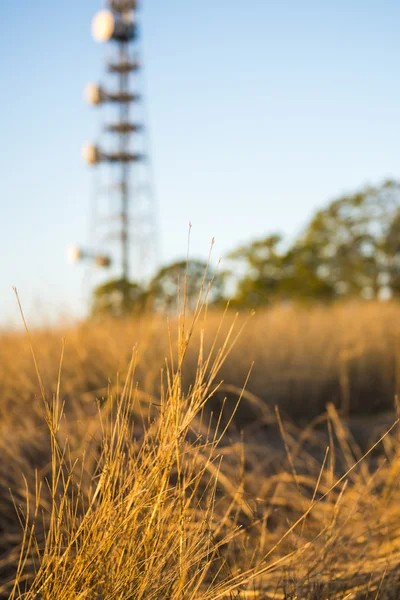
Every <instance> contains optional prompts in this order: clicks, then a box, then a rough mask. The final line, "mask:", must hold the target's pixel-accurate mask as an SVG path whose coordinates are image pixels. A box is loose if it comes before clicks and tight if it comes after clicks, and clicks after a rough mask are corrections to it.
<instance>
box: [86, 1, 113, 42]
mask: <svg viewBox="0 0 400 600" xmlns="http://www.w3.org/2000/svg"><path fill="white" fill-rule="evenodd" d="M114 30H115V19H114V15H113V14H112V12H111V11H110V10H107V9H105V10H101V11H100V12H98V13H97V15H95V17H94V18H93V21H92V36H93V38H94V39H95V40H96V42H108V40H110V39H111V38H112V36H113V33H114Z"/></svg>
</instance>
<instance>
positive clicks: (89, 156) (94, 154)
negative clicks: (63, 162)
mask: <svg viewBox="0 0 400 600" xmlns="http://www.w3.org/2000/svg"><path fill="white" fill-rule="evenodd" d="M82 158H83V160H84V161H85V162H87V163H89V165H95V164H97V163H98V162H100V152H99V149H98V148H97V146H94V145H93V144H84V146H83V147H82Z"/></svg>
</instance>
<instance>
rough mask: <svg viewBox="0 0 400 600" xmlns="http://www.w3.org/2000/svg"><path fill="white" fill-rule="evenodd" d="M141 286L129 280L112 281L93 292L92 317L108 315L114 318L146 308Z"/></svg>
mask: <svg viewBox="0 0 400 600" xmlns="http://www.w3.org/2000/svg"><path fill="white" fill-rule="evenodd" d="M144 300H145V298H144V292H143V289H142V288H141V286H140V285H139V284H137V283H135V282H131V281H128V280H127V279H123V278H122V279H112V280H111V281H107V282H106V283H104V284H103V285H100V286H98V287H97V288H96V289H95V290H94V292H93V303H92V315H93V316H96V315H102V314H108V315H112V316H114V317H120V316H122V315H126V314H131V313H132V312H134V311H137V310H141V309H142V308H143V307H144Z"/></svg>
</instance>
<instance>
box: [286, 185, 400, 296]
mask: <svg viewBox="0 0 400 600" xmlns="http://www.w3.org/2000/svg"><path fill="white" fill-rule="evenodd" d="M399 206H400V185H399V184H398V183H396V182H393V181H387V182H385V183H384V184H383V185H382V186H380V187H367V188H365V189H364V190H362V191H361V192H358V193H356V194H354V195H350V196H343V197H341V198H339V199H338V200H335V201H334V202H332V203H331V204H330V205H329V206H328V207H327V208H326V209H324V210H320V211H318V212H317V214H316V215H315V217H314V218H313V219H312V221H311V223H310V224H309V226H308V227H307V228H306V230H305V232H304V234H303V235H302V236H301V238H300V239H299V240H298V241H297V242H296V244H295V245H294V247H293V249H292V252H293V255H294V256H295V262H296V263H300V264H303V263H304V262H307V257H309V264H310V265H311V271H312V274H313V275H314V277H315V276H316V277H318V278H319V279H321V280H322V281H323V282H325V284H326V285H327V286H328V287H330V288H331V289H333V290H334V292H335V296H340V297H344V296H358V295H365V296H368V297H375V296H377V295H378V294H379V292H380V290H381V288H382V286H383V285H384V284H383V282H385V281H387V285H390V278H391V277H390V271H391V269H390V264H391V262H392V260H391V259H392V256H393V252H395V248H394V245H395V244H396V243H398V242H395V238H396V236H397V235H398V233H399V229H400V228H399V225H397V226H396V220H397V221H398V215H399ZM397 239H398V238H397ZM396 252H397V250H396Z"/></svg>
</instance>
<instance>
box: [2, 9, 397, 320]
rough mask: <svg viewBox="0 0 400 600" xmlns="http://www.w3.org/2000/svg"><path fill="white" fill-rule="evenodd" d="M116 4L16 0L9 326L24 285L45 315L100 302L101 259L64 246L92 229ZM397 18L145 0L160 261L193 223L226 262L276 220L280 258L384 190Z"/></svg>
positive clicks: (198, 246)
mask: <svg viewBox="0 0 400 600" xmlns="http://www.w3.org/2000/svg"><path fill="white" fill-rule="evenodd" d="M101 8H104V6H103V5H102V4H101V3H100V2H99V0H85V2H81V1H78V0H70V1H69V2H68V3H60V2H51V1H50V0H40V1H38V2H31V1H28V0H21V1H20V2H18V3H16V2H8V3H5V4H4V5H3V7H2V22H3V35H2V36H1V41H0V45H1V52H2V56H3V60H2V61H1V64H0V74H1V80H2V89H3V94H2V111H1V113H0V124H1V132H2V146H3V152H2V153H1V157H2V158H1V173H2V191H1V198H2V218H1V244H2V250H3V251H2V260H1V263H0V282H1V290H0V302H1V314H0V324H1V325H2V326H9V325H10V324H14V323H17V324H18V323H19V322H20V318H19V315H18V311H17V306H16V301H15V297H14V294H13V291H12V286H13V285H15V286H16V287H17V288H18V290H19V293H20V296H21V300H22V303H23V306H24V309H25V311H26V313H27V316H28V318H29V320H30V322H31V323H32V324H33V323H36V322H42V321H45V322H49V321H52V320H55V319H57V318H59V317H60V316H68V317H72V318H73V317H76V316H81V315H84V314H85V313H86V312H87V310H88V303H87V294H88V289H87V285H85V279H86V270H85V269H86V267H84V266H81V265H78V266H73V265H70V264H68V263H67V261H66V249H67V247H68V246H70V245H71V244H75V243H76V244H81V243H82V244H84V243H86V241H87V240H88V239H89V232H90V228H91V226H92V224H91V197H92V195H93V185H94V183H93V177H94V175H93V169H90V168H89V167H88V166H87V165H86V164H85V163H84V162H83V161H82V158H81V147H82V144H83V143H84V142H85V141H91V140H95V139H97V136H98V132H99V130H100V129H101V127H102V124H103V121H104V113H102V111H101V110H94V109H93V108H91V107H89V106H88V105H87V104H85V102H84V100H83V90H84V88H85V86H86V84H87V83H88V82H90V81H95V82H96V81H101V80H103V79H105V76H104V72H105V70H104V66H105V56H106V50H105V47H104V45H101V44H97V43H96V42H95V41H94V40H93V39H92V36H91V33H90V24H91V21H92V19H93V16H94V15H95V14H96V12H97V11H98V10H100V9H101ZM399 18H400V6H399V5H398V3H396V2H395V1H394V0H388V1H384V2H379V3H377V2H375V1H372V0H370V1H366V0H363V1H362V2H361V0H360V1H359V0H354V1H353V2H351V3H349V2H346V1H345V0H339V1H338V2H336V3H334V4H332V3H320V2H317V1H316V0H313V1H310V0H309V1H304V2H297V1H295V0H291V1H280V2H274V1H266V2H259V1H256V0H248V1H247V2H246V3H242V2H232V1H229V2H228V1H227V0H220V1H219V2H213V1H212V0H204V1H203V2H197V3H196V2H187V0H186V1H185V0H171V1H169V2H161V0H158V1H156V0H148V1H145V0H143V1H142V2H141V7H140V11H139V12H138V21H139V23H140V30H141V42H140V44H141V54H142V60H143V67H144V69H143V72H144V83H143V94H144V96H145V103H146V111H147V115H148V119H147V125H148V131H149V137H150V140H151V161H152V165H153V169H154V191H155V198H156V207H157V208H156V212H157V215H156V216H157V224H158V227H157V230H158V244H159V252H158V264H157V265H155V270H156V269H157V268H160V267H161V266H162V265H167V264H170V263H174V262H175V261H179V260H181V259H184V258H185V256H186V249H187V235H188V224H189V222H191V223H192V224H193V228H192V234H191V242H190V254H191V256H192V257H195V258H196V259H199V260H206V258H207V255H208V251H209V246H210V241H211V239H212V237H215V239H216V244H215V248H214V251H213V261H214V263H216V262H217V260H218V258H219V257H226V256H227V255H229V253H232V251H235V250H236V249H237V248H240V247H243V245H245V246H246V245H247V246H246V247H247V248H248V245H249V244H251V242H252V241H253V240H257V239H261V240H264V241H265V239H267V238H268V236H269V235H270V234H272V233H276V232H279V233H282V234H283V235H284V240H285V241H284V243H283V246H282V249H281V250H280V254H279V256H280V257H281V258H282V257H283V255H284V254H285V252H287V250H288V248H290V247H291V244H293V243H294V242H295V241H296V240H297V239H298V238H299V236H301V235H302V232H303V231H304V230H305V229H306V228H307V226H308V224H309V223H311V222H312V219H313V216H314V214H315V212H316V210H318V209H320V208H324V207H325V206H328V205H329V202H331V201H332V200H334V199H336V198H338V197H341V196H342V195H343V194H353V193H354V192H356V191H357V190H360V189H365V186H366V185H368V184H373V185H375V186H377V187H376V188H375V191H374V193H373V195H374V196H379V197H381V191H382V189H388V188H387V187H386V188H382V187H381V186H382V185H383V182H385V181H387V180H394V179H395V178H396V176H397V173H398V149H397V145H398V139H399V134H400V119H399V116H398V112H399V108H398V107H399V100H400V98H399V96H400V83H399V78H398V73H397V71H398V63H399V50H400V41H399V37H398V31H397V29H398V27H397V24H398V22H399ZM389 188H390V190H391V192H394V191H395V192H396V193H397V188H396V187H393V184H389ZM376 191H378V193H375V192H376ZM394 201H395V200H394ZM391 222H393V219H392V221H391ZM385 231H386V232H387V231H388V228H387V227H386V230H385ZM385 235H386V234H385ZM364 241H365V240H364ZM264 246H265V244H264ZM369 254H371V251H369ZM392 254H393V252H392ZM242 255H243V253H242ZM285 256H286V255H285ZM242 258H243V256H242ZM279 260H280V259H279ZM285 260H286V258H285ZM223 265H225V263H224V262H223ZM279 265H281V263H279ZM223 268H225V267H224V266H223ZM346 268H347V267H346ZM237 269H239V267H237ZM329 269H330V271H329V273H328V275H327V276H329V277H330V275H331V273H332V269H331V267H329V266H328V270H329ZM362 269H364V266H363V267H362ZM363 273H364V271H363ZM320 276H321V278H322V279H324V280H325V279H326V277H325V276H324V274H323V273H322V272H321V273H320ZM96 277H98V276H97V275H96ZM374 277H375V275H374ZM106 278H107V277H106V276H102V279H101V277H100V280H106ZM132 278H135V273H132ZM341 280H342V275H340V277H339V279H337V280H336V281H335V286H336V287H335V290H337V289H338V288H337V283H338V282H339V283H340V282H341ZM351 280H352V281H353V280H354V276H353V275H351ZM96 281H97V280H96ZM344 283H345V284H347V283H348V282H344ZM383 283H384V284H385V282H383ZM339 287H340V286H339ZM364 287H368V288H371V285H370V282H367V283H366V284H365V286H364V284H360V285H358V287H357V290H358V291H360V290H361V291H362V290H363V289H364ZM372 287H374V286H372ZM342 288H343V290H345V289H348V288H345V287H343V286H342ZM364 291H365V290H364ZM376 292H377V290H376V289H374V290H372V292H368V293H370V294H372V293H374V294H375V293H376ZM368 293H365V294H364V295H365V296H368ZM289 295H290V294H289ZM252 297H254V295H253V296H252ZM284 297H285V298H286V297H288V293H287V292H285V294H284ZM247 303H248V304H252V302H247ZM254 303H255V304H257V301H256V302H253V304H254Z"/></svg>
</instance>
